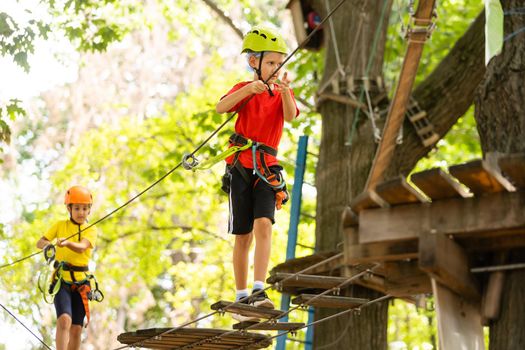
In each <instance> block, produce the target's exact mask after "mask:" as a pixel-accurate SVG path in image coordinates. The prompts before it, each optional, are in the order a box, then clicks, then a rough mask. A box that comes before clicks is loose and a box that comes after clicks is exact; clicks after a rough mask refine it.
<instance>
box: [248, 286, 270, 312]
mask: <svg viewBox="0 0 525 350" xmlns="http://www.w3.org/2000/svg"><path fill="white" fill-rule="evenodd" d="M259 290H260V289H256V290H254V291H253V292H252V296H250V301H251V304H252V305H253V306H255V307H261V308H264V309H275V305H274V304H273V302H272V301H271V300H270V299H269V298H268V294H266V292H262V293H260V294H257V295H253V294H254V293H256V292H258V291H259Z"/></svg>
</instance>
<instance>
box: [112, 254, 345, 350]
mask: <svg viewBox="0 0 525 350" xmlns="http://www.w3.org/2000/svg"><path fill="white" fill-rule="evenodd" d="M343 256H344V253H338V254H336V255H333V256H331V257H328V258H326V259H323V260H321V261H320V262H318V263H316V264H314V265H311V266H308V267H306V268H304V269H303V270H301V271H299V272H296V273H294V274H293V275H290V276H288V277H286V278H285V279H283V280H282V281H280V282H279V283H283V282H285V281H288V280H290V279H292V278H295V277H296V276H297V275H300V274H302V273H305V272H307V271H309V270H312V269H314V268H316V267H319V266H322V265H324V264H326V263H328V262H330V261H333V260H336V259H338V258H341V257H343ZM270 288H272V286H268V287H266V288H264V289H261V290H259V291H257V292H255V293H253V294H252V295H251V296H257V295H259V294H262V293H263V292H264V291H266V290H268V289H270ZM248 298H250V296H247V297H244V298H241V299H240V300H238V301H235V302H233V303H231V304H230V305H228V306H226V307H225V308H223V309H222V310H220V311H219V310H215V311H213V312H210V313H208V314H206V315H204V316H201V317H199V318H196V319H194V320H192V321H188V322H185V323H183V324H181V325H180V326H177V327H173V328H170V329H168V330H166V331H164V332H162V333H160V334H157V335H155V336H152V337H149V338H146V339H142V340H140V341H137V342H135V343H132V344H128V345H124V346H121V347H119V348H116V349H114V350H122V349H126V348H129V347H136V346H141V344H143V343H144V342H145V341H148V340H151V339H154V338H155V339H160V338H161V337H162V336H163V335H167V334H170V333H173V332H176V331H178V330H179V329H182V328H184V327H187V326H189V325H192V324H194V323H197V322H199V321H202V320H204V319H207V318H209V317H211V316H213V315H216V314H219V313H221V312H224V311H226V310H228V309H230V308H232V307H234V306H237V305H239V304H242V303H243V301H245V300H247V299H248Z"/></svg>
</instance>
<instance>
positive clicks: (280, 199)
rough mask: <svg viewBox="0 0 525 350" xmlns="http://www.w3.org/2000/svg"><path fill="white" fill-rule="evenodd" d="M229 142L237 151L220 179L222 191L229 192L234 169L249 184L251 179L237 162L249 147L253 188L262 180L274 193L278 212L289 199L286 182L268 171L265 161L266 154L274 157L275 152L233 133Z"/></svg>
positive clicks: (268, 147) (279, 175) (280, 176)
mask: <svg viewBox="0 0 525 350" xmlns="http://www.w3.org/2000/svg"><path fill="white" fill-rule="evenodd" d="M229 142H230V145H232V147H231V148H233V147H238V149H239V150H238V151H237V152H235V153H234V154H235V155H234V158H233V161H232V163H231V165H228V166H226V170H225V174H224V176H223V179H222V184H223V190H226V189H227V190H228V191H227V193H229V192H230V191H229V181H231V170H232V168H234V167H235V168H236V169H237V170H238V171H239V173H240V174H241V176H242V177H243V179H244V180H245V181H246V182H247V183H251V177H250V176H249V175H248V173H247V172H246V169H245V168H244V167H243V166H242V164H241V163H240V162H239V157H240V155H241V152H242V151H243V150H245V149H248V148H250V147H251V153H252V162H253V163H252V164H253V173H254V174H255V175H257V177H258V178H257V180H256V181H255V183H254V185H253V186H254V187H255V186H256V185H257V183H258V182H259V180H262V181H263V182H265V183H266V184H268V185H269V186H270V187H271V188H272V189H273V190H274V191H275V201H276V203H275V206H276V208H277V209H278V210H279V209H281V206H282V204H284V203H286V202H287V200H288V198H289V195H288V192H287V190H286V182H285V181H284V178H283V177H282V175H281V174H280V171H279V172H278V174H275V173H273V172H272V171H271V170H270V168H269V167H268V165H267V164H266V160H265V155H266V154H268V155H271V156H274V157H276V156H277V150H276V149H275V148H272V147H270V146H268V145H265V144H264V143H261V142H255V141H253V140H250V139H248V138H246V137H244V136H242V135H240V134H237V133H234V134H233V135H231V136H230V139H229ZM257 154H259V163H258V162H257ZM259 166H260V167H261V169H262V171H260V170H259ZM225 192H226V191H225Z"/></svg>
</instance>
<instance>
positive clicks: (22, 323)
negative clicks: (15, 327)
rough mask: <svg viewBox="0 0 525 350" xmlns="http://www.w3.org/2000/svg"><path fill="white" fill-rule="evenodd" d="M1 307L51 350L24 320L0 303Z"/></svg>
mask: <svg viewBox="0 0 525 350" xmlns="http://www.w3.org/2000/svg"><path fill="white" fill-rule="evenodd" d="M0 306H1V307H2V309H4V310H5V311H6V312H7V313H8V314H9V315H10V316H11V317H13V318H14V319H15V320H16V321H17V322H18V323H20V324H21V325H22V326H23V327H24V328H25V329H27V330H28V332H29V333H31V334H32V335H33V336H34V337H35V338H36V339H38V341H39V342H41V343H42V345H44V346H45V347H46V349H49V350H52V349H51V347H50V346H49V345H47V344H46V343H45V342H44V341H43V340H42V339H41V338H39V337H38V336H37V335H36V334H35V333H33V331H32V330H31V329H29V327H27V326H26V325H25V324H24V322H22V321H20V320H19V319H18V318H17V317H16V316H15V315H14V314H13V313H12V312H11V311H9V309H7V308H6V307H5V306H4V305H2V304H0Z"/></svg>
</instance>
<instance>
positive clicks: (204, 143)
mask: <svg viewBox="0 0 525 350" xmlns="http://www.w3.org/2000/svg"><path fill="white" fill-rule="evenodd" d="M345 1H346V0H341V1H340V2H339V3H338V4H337V5H336V6H335V7H334V8H333V9H332V11H330V13H328V14H327V15H326V17H325V18H324V19H323V20H322V21H321V22H319V24H317V26H316V27H315V28H314V29H313V30H312V32H311V33H310V34H308V36H307V37H306V38H305V39H304V40H303V41H302V42H301V43H300V44H299V45H298V46H297V47H296V48H295V49H294V50H293V51H292V53H290V54H289V55H288V56H287V57H286V58H285V59H284V61H283V63H281V64H280V65H279V66H278V67H277V68H276V69H275V70H274V71H273V73H272V74H270V76H269V77H268V79H266V80H265V81H264V83H265V84H267V83H268V81H269V80H270V78H271V77H272V76H274V75H275V74H276V73H277V72H279V70H281V68H282V67H283V66H284V65H285V64H286V62H288V61H289V60H290V59H291V58H292V57H293V56H294V55H295V54H296V53H297V51H299V49H301V48H302V47H303V46H304V45H306V43H307V42H308V41H310V39H311V38H312V37H313V36H314V35H315V33H317V32H318V31H319V29H321V26H322V25H323V24H324V23H325V22H326V21H327V20H328V19H329V18H330V17H332V15H333V14H334V13H335V11H337V10H338V9H339V7H341V5H342V4H343V3H344V2H345ZM254 96H255V95H251V96H250V97H248V99H246V101H244V103H243V104H242V105H241V106H240V107H239V108H238V109H237V110H236V111H235V112H234V113H232V115H230V116H229V117H228V118H226V120H225V121H224V122H223V123H222V124H221V125H219V127H218V128H217V129H215V130H214V131H213V132H212V133H211V134H210V135H209V136H208V137H207V138H206V139H205V140H204V141H202V142H201V143H200V144H199V145H198V146H197V147H196V148H195V149H194V150H193V152H191V153H190V154H188V155H187V156H186V157H188V158H193V157H194V155H195V153H197V152H198V151H199V150H200V149H201V148H202V147H204V145H206V144H207V143H208V142H209V141H210V140H211V139H212V138H213V137H214V136H215V135H216V134H217V133H218V132H219V131H220V130H221V129H222V128H223V127H224V126H226V124H228V123H229V122H230V121H231V120H232V119H233V118H234V117H235V116H236V115H237V114H239V112H240V111H241V110H242V109H243V108H244V106H246V104H247V103H248V102H249V101H250V100H251V99H252V98H253V97H254ZM181 165H183V162H182V161H181V162H179V163H178V164H177V165H176V166H175V167H173V168H172V169H171V170H170V171H168V172H167V173H165V174H164V175H162V176H161V177H160V178H158V179H157V180H156V181H155V182H153V183H152V184H151V185H149V186H148V187H146V188H145V189H143V190H142V191H140V192H139V193H138V194H136V195H135V196H133V197H132V198H131V199H129V200H128V201H127V202H125V203H124V204H122V205H121V206H119V207H117V208H116V209H113V210H112V211H111V212H109V213H108V214H106V215H105V216H103V217H102V218H100V219H98V220H97V221H95V222H94V223H92V224H90V225H89V226H87V227H85V228H83V229H82V230H80V231H78V232H76V233H75V234H72V235H71V236H68V237H66V238H65V240H68V239H70V238H72V237H75V236H76V235H78V234H80V233H82V232H84V231H86V230H87V229H89V228H91V227H93V226H95V225H96V224H98V223H100V222H102V221H104V220H106V219H107V218H109V217H110V216H112V215H113V214H115V213H116V212H118V211H120V210H122V209H123V208H124V207H126V206H128V205H129V204H130V203H131V202H133V201H135V200H136V199H137V198H139V197H140V196H142V195H143V194H144V193H146V192H148V191H149V190H150V189H152V188H153V187H155V186H156V185H157V184H159V183H160V182H161V181H162V180H164V179H165V178H166V177H168V176H169V175H171V174H172V173H173V172H174V171H175V170H177V169H178V168H180V166H181ZM40 252H41V250H40V251H37V252H35V253H33V254H30V255H28V256H25V257H23V258H20V259H18V260H15V261H13V262H10V263H7V264H4V265H0V270H2V269H3V268H6V267H9V266H13V265H15V264H17V263H19V262H22V261H24V260H26V259H29V258H31V257H33V256H35V255H37V254H39V253H40Z"/></svg>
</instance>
